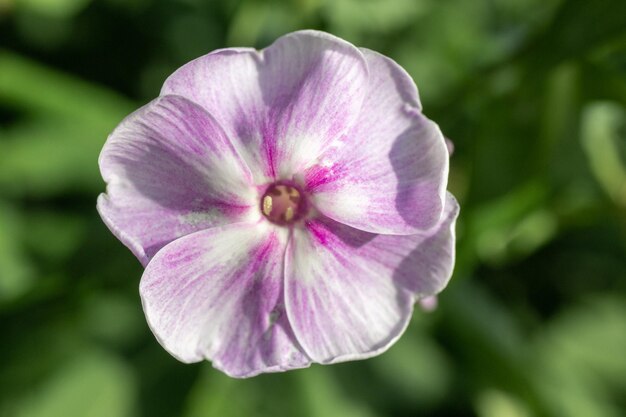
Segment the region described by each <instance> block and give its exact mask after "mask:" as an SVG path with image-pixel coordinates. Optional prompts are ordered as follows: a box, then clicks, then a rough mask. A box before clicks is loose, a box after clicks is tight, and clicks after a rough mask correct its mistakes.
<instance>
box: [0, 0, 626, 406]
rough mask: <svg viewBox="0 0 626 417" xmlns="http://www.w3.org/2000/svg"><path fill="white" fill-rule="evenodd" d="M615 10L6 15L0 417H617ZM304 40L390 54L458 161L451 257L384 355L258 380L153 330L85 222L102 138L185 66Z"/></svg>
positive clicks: (622, 345)
mask: <svg viewBox="0 0 626 417" xmlns="http://www.w3.org/2000/svg"><path fill="white" fill-rule="evenodd" d="M624 16H626V2H624V1H621V0H601V1H597V2H589V1H584V0H549V1H539V0H480V1H474V2H464V1H461V0H450V1H447V2H438V1H435V0H417V1H408V0H386V1H381V0H362V1H357V0H336V1H331V0H290V1H280V2H279V1H268V2H266V1H251V0H241V1H235V0H233V1H223V2H218V1H200V0H177V1H174V0H172V1H166V0H133V1H120V0H101V1H89V0H46V1H44V0H28V1H26V0H24V1H22V0H0V334H1V335H2V337H1V339H0V340H1V341H0V417H5V416H6V417H9V416H10V417H13V416H18V417H26V416H34V417H44V416H45V417H57V416H58V417H73V416H80V417H83V416H107V417H118V416H119V417H123V416H127V417H130V416H145V417H159V416H164V417H171V416H183V417H197V416H220V417H221V416H294V415H297V416H311V417H318V416H319V417H327V416H328V417H333V416H409V415H411V416H412V415H429V416H455V417H463V416H477V417H529V416H539V417H541V416H547V417H587V416H593V417H614V416H615V417H619V416H621V415H623V410H625V409H626V401H624V398H626V355H624V354H623V352H626V340H625V339H624V337H625V336H626V328H625V327H624V323H625V322H626V321H625V319H626V310H625V309H624V306H625V305H626V304H625V301H626V256H625V255H626V227H625V226H626V207H625V205H626V117H625V114H626V25H625V24H624ZM299 28H318V29H323V30H328V31H331V32H333V33H335V34H337V35H339V36H342V37H345V38H346V39H348V40H350V41H351V42H353V43H355V44H357V45H360V46H365V47H368V48H372V49H376V50H379V51H381V52H383V53H385V54H387V55H389V56H391V57H392V58H394V59H396V60H397V61H398V62H399V63H401V64H402V65H403V66H404V67H405V68H407V70H408V71H409V72H410V73H411V74H412V75H413V77H414V78H415V80H416V82H417V84H418V87H419V89H420V93H421V96H422V99H423V104H424V109H425V112H426V114H427V115H428V116H429V117H432V118H433V119H434V120H436V121H437V122H439V123H440V125H441V127H442V130H443V131H444V132H445V134H446V136H447V137H449V138H451V139H452V140H453V141H454V143H455V149H456V151H455V154H454V156H453V158H452V172H451V179H450V188H451V189H452V191H453V192H454V193H455V194H456V195H457V196H459V199H460V201H461V203H462V207H463V209H462V214H461V219H460V221H459V225H458V236H459V242H458V261H457V267H456V272H455V276H454V278H453V280H452V282H451V284H450V287H449V288H448V289H447V290H446V291H445V292H444V293H443V294H442V296H441V298H440V303H439V304H440V307H439V309H438V310H437V311H436V312H434V313H431V314H425V313H421V312H416V315H415V317H414V320H413V323H412V324H411V326H410V327H409V329H408V331H407V334H406V335H405V336H404V337H403V338H402V339H401V340H400V341H399V342H398V344H397V345H396V346H394V347H393V348H392V349H391V350H390V351H389V352H387V353H385V354H384V355H382V356H380V357H377V358H374V359H371V360H367V361H363V362H355V363H346V364H340V365H334V366H331V367H321V366H314V367H312V368H310V369H306V370H300V371H294V372H291V373H288V374H280V375H263V376H259V377H257V378H254V379H251V380H245V381H239V380H232V379H229V378H227V377H225V376H223V375H222V374H220V373H218V372H216V371H214V370H213V369H211V367H210V365H208V364H199V365H182V364H180V363H178V362H176V361H175V360H174V359H172V358H171V357H170V356H169V355H167V354H166V353H165V352H164V351H163V350H162V349H161V348H160V347H159V345H158V344H157V343H156V342H155V340H154V338H153V336H152V335H151V334H150V332H149V330H148V329H147V326H146V324H145V321H144V319H143V314H142V311H141V306H140V301H139V298H138V294H137V285H138V280H139V277H140V275H141V268H140V266H139V264H138V263H137V262H136V260H135V259H134V258H133V257H132V255H131V254H130V253H129V252H128V251H127V250H126V249H125V248H123V247H122V245H121V244H120V243H119V242H117V241H116V240H115V238H114V237H113V236H112V235H111V234H110V233H109V232H108V230H107V229H106V227H104V226H103V225H102V223H101V221H100V220H99V218H98V216H97V213H96V212H95V198H96V196H97V194H98V193H99V192H101V191H102V190H103V189H104V184H103V183H102V180H101V179H100V176H99V173H98V167H97V158H98V153H99V151H100V149H101V147H102V144H103V143H104V141H105V139H106V136H107V135H108V133H109V132H110V131H111V130H112V129H113V128H114V127H115V125H116V124H117V123H119V121H120V120H121V119H122V118H123V117H124V116H125V115H126V114H128V113H129V112H131V111H132V110H133V109H134V108H136V107H138V106H139V105H140V104H141V103H144V102H146V101H148V100H150V99H151V98H153V97H154V96H156V95H157V94H158V91H159V89H160V86H161V84H162V82H163V80H164V78H165V77H166V76H167V75H168V74H169V73H171V72H172V71H173V70H174V69H176V68H177V67H178V66H180V65H182V64H183V63H184V62H186V61H188V60H189V59H191V58H193V57H195V56H198V55H201V54H203V53H206V52H208V51H209V50H211V49H215V48H219V47H223V46H235V45H237V46H241V45H246V46H248V45H252V46H256V47H263V46H265V45H267V44H269V43H270V42H271V41H273V40H274V39H275V38H276V37H277V36H280V35H281V34H283V33H285V32H288V31H292V30H295V29H299Z"/></svg>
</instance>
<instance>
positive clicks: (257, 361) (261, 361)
mask: <svg viewBox="0 0 626 417" xmlns="http://www.w3.org/2000/svg"><path fill="white" fill-rule="evenodd" d="M286 242H287V229H284V228H275V227H271V226H269V225H268V224H267V223H259V224H256V225H255V224H246V223H240V224H236V225H229V226H223V227H220V228H215V229H209V230H203V231H200V232H197V233H194V234H192V235H189V236H185V237H183V238H181V239H178V240H176V241H174V242H172V243H170V244H169V245H167V246H166V247H165V248H163V250H162V251H160V252H159V253H158V254H157V255H156V256H155V257H154V259H153V260H152V261H151V262H150V263H149V264H148V267H147V268H146V270H145V272H144V275H143V277H142V279H141V285H140V293H141V297H142V301H143V307H144V311H145V313H146V317H147V319H148V323H149V325H150V328H151V329H152V331H153V332H154V334H155V336H156V337H157V339H158V340H159V342H160V343H161V344H162V345H163V347H164V348H165V349H166V350H167V351H168V352H170V353H171V354H172V355H173V356H175V357H176V358H178V359H179V360H181V361H183V362H197V361H200V360H202V359H209V360H211V361H213V366H215V367H216V368H218V369H220V370H222V371H224V372H225V373H227V374H228V375H231V376H234V377H247V376H252V375H256V374H258V373H261V372H276V371H284V370H288V369H293V368H302V367H306V366H308V365H309V363H310V359H309V358H308V357H307V356H306V355H305V354H304V353H303V352H302V351H301V349H300V347H299V345H298V343H297V341H296V340H295V337H294V335H293V331H292V330H291V326H290V324H289V321H288V319H287V315H286V313H285V310H284V298H283V297H284V292H283V285H284V284H283V282H284V280H283V275H284V270H283V266H284V263H283V260H284V253H285V252H284V251H285V246H286Z"/></svg>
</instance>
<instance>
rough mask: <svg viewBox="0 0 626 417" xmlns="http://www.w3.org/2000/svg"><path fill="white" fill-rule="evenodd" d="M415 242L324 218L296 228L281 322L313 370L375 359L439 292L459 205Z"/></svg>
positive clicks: (448, 270)
mask: <svg viewBox="0 0 626 417" xmlns="http://www.w3.org/2000/svg"><path fill="white" fill-rule="evenodd" d="M444 213H445V214H444V216H443V217H442V219H441V221H440V223H438V224H437V225H435V226H434V227H433V228H431V229H430V230H428V231H426V232H422V233H420V234H415V235H403V236H394V235H377V234H372V233H368V232H363V231H360V230H357V229H353V228H351V227H349V226H346V225H342V224H340V223H337V222H335V221H333V220H331V219H329V218H324V217H321V218H316V219H311V220H309V221H308V222H307V223H306V225H305V227H303V228H295V229H294V232H293V239H292V240H291V241H290V243H289V246H288V248H287V257H286V284H285V285H286V287H285V289H286V301H287V314H288V316H289V320H290V322H291V324H292V326H293V329H294V333H295V334H296V337H297V338H298V341H299V342H300V344H301V345H302V347H303V349H304V350H305V351H306V352H307V354H308V355H309V356H310V357H311V358H313V359H314V360H315V361H316V362H320V363H333V362H340V361H346V360H353V359H361V358H367V357H370V356H374V355H377V354H379V353H381V352H383V351H384V350H386V349H387V348H388V347H389V346H391V345H392V344H393V343H394V342H395V341H396V340H397V339H398V338H399V337H400V335H401V334H402V332H403V331H404V329H405V328H406V326H407V324H408V322H409V320H410V317H411V313H412V308H413V303H414V302H415V301H416V300H417V299H420V298H423V297H426V296H430V295H434V294H436V293H438V292H439V291H441V290H442V289H443V288H444V287H445V286H446V285H447V283H448V280H449V279H450V276H451V275H452V268H453V265H454V253H455V251H454V224H455V221H456V218H457V216H458V204H457V203H456V201H455V200H454V198H453V197H452V196H451V195H449V196H448V197H447V203H446V207H445V212H444Z"/></svg>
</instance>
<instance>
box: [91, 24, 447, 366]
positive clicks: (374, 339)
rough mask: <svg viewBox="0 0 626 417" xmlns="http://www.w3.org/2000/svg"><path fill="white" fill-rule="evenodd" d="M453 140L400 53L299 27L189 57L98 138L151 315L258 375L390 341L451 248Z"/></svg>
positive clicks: (437, 276) (191, 342) (200, 351)
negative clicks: (253, 45)
mask: <svg viewBox="0 0 626 417" xmlns="http://www.w3.org/2000/svg"><path fill="white" fill-rule="evenodd" d="M448 158H449V155H448V151H447V149H446V143H445V140H444V137H443V136H442V134H441V132H440V130H439V128H438V127H437V125H436V124H435V123H433V122H432V121H430V120H428V119H427V118H426V117H425V116H424V115H423V114H422V112H421V104H420V101H419V98H418V93H417V89H416V87H415V84H414V83H413V81H412V80H411V78H410V77H409V75H408V74H407V73H406V72H405V71H404V70H403V69H402V68H401V67H399V66H398V65H397V64H396V63H395V62H393V61H392V60H391V59H389V58H386V57H384V56H382V55H380V54H378V53H376V52H373V51H370V50H367V49H359V48H356V47H354V46H353V45H351V44H349V43H348V42H346V41H343V40H341V39H339V38H336V37H334V36H332V35H329V34H326V33H323V32H316V31H301V32H295V33H291V34H288V35H286V36H283V37H281V38H279V39H278V40H277V41H276V42H275V43H274V44H272V45H271V46H269V47H268V48H266V49H264V50H262V51H256V50H254V49H248V48H229V49H221V50H217V51H214V52H212V53H210V54H208V55H205V56H203V57H200V58H198V59H196V60H194V61H191V62H189V63H188V64H186V65H184V66H183V67H181V68H180V69H178V70H177V71H176V72H175V73H174V74H173V75H171V76H170V77H169V78H168V79H167V80H166V81H165V85H164V86H163V89H162V91H161V95H160V96H159V97H158V98H156V99H155V100H153V101H152V102H150V103H148V104H147V105H145V106H144V107H142V108H141V109H139V110H137V111H136V112H134V113H133V114H131V115H130V116H128V117H127V118H126V119H125V120H124V121H122V122H121V124H120V125H119V126H118V127H117V128H116V129H115V131H114V132H113V133H112V134H111V135H110V137H109V138H108V140H107V142H106V144H105V146H104V149H103V150H102V154H101V156H100V169H101V172H102V175H103V177H104V179H105V181H106V182H107V184H108V186H107V193H106V194H102V195H100V197H99V199H98V210H99V212H100V215H101V216H102V218H103V220H104V222H105V223H106V224H107V226H108V227H109V228H110V229H111V231H112V232H113V233H114V234H115V235H116V236H117V237H118V238H119V239H120V240H121V241H122V242H123V243H124V244H125V245H127V246H128V247H129V248H130V249H131V250H132V251H133V253H134V254H135V255H136V256H137V257H138V258H139V260H140V261H141V262H142V264H144V266H146V269H145V272H144V274H143V276H142V278H141V284H140V294H141V298H142V302H143V307H144V311H145V314H146V318H147V320H148V323H149V325H150V328H151V329H152V331H153V332H154V334H155V336H156V337H157V339H158V340H159V342H160V343H161V344H162V345H163V347H164V348H165V349H166V350H167V351H168V352H170V353H171V354H172V355H173V356H175V357H176V358H178V359H179V360H181V361H183V362H197V361H201V360H204V359H208V360H211V361H212V362H213V365H214V366H215V367H217V368H219V369H221V370H222V371H224V372H225V373H227V374H229V375H232V376H236V377H246V376H252V375H256V374H258V373H261V372H274V371H283V370H288V369H293V368H301V367H306V366H308V365H310V364H311V363H312V362H318V363H324V364H328V363H333V362H340V361H346V360H353V359H360V358H366V357H370V356H373V355H376V354H379V353H381V352H383V351H384V350H386V349H387V348H388V347H389V346H390V345H391V344H393V343H394V342H395V340H397V339H398V337H400V335H401V333H402V332H403V331H404V329H405V328H406V326H407V324H408V322H409V319H410V317H411V314H412V310H413V305H414V303H415V302H416V301H417V300H419V299H422V298H424V297H427V296H430V295H433V294H436V293H438V292H439V291H441V290H442V289H443V288H444V287H445V286H446V284H447V282H448V280H449V278H450V275H451V273H452V268H453V264H454V223H455V221H456V217H457V215H458V205H457V203H456V201H455V200H454V198H453V197H452V196H451V195H450V194H449V193H447V192H446V183H447V176H448Z"/></svg>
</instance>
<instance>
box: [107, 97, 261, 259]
mask: <svg viewBox="0 0 626 417" xmlns="http://www.w3.org/2000/svg"><path fill="white" fill-rule="evenodd" d="M99 162H100V170H101V172H102V176H103V178H104V179H105V181H106V182H107V193H106V194H102V195H100V197H99V198H98V206H97V207H98V211H99V213H100V215H101V216H102V218H103V220H104V222H105V223H106V225H107V226H108V227H109V228H110V229H111V231H112V232H113V233H114V234H115V235H116V236H117V237H118V238H119V239H120V240H121V241H122V242H123V243H124V244H125V245H127V246H128V247H129V248H131V250H132V251H133V253H134V254H135V255H136V256H137V257H138V258H139V260H140V261H141V262H142V263H143V264H144V265H146V264H147V263H148V261H149V260H150V258H151V257H152V256H154V254H155V253H156V252H157V251H158V250H159V249H161V248H162V247H163V246H165V245H166V244H167V243H169V242H171V241H172V240H174V239H176V238H178V237H181V236H184V235H187V234H189V233H193V232H195V231H197V230H201V229H204V228H207V227H213V226H215V225H219V224H224V223H229V222H235V221H237V220H238V219H241V218H243V217H245V216H246V215H247V214H248V213H249V212H250V210H253V209H256V204H257V201H256V199H255V196H256V194H255V193H254V191H253V189H252V186H251V184H252V176H251V174H250V171H249V170H248V167H247V166H246V164H245V162H244V161H243V160H242V159H241V158H240V156H239V155H238V153H237V152H236V150H235V148H234V147H233V146H232V144H231V142H230V140H229V139H228V137H227V136H226V135H225V134H224V131H223V130H222V129H221V127H220V126H219V124H217V122H216V121H215V120H214V119H213V118H212V117H211V116H210V115H209V114H208V113H206V112H205V111H204V110H203V109H202V108H200V107H198V106H197V105H195V104H193V103H191V102H190V101H188V100H186V99H184V98H182V97H176V96H165V97H160V98H158V99H156V100H154V101H152V102H150V103H149V104H147V105H146V106H144V107H142V108H141V109H139V110H137V111H136V112H134V113H133V114H131V115H130V116H128V117H127V118H126V119H125V120H124V121H123V122H122V123H121V124H120V125H119V126H118V127H117V128H116V129H115V131H114V132H113V133H112V134H111V135H110V136H109V139H108V140H107V142H106V143H105V145H104V148H103V149H102V153H101V154H100V161H99Z"/></svg>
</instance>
